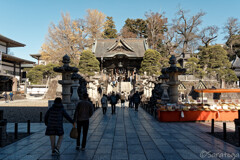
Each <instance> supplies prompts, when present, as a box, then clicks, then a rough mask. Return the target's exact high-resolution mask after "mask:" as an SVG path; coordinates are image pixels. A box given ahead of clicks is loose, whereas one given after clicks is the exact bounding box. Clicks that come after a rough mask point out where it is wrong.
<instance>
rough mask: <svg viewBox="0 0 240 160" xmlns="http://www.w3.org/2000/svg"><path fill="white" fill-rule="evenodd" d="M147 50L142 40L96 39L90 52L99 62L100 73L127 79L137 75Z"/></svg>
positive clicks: (144, 41) (145, 41) (145, 43)
mask: <svg viewBox="0 0 240 160" xmlns="http://www.w3.org/2000/svg"><path fill="white" fill-rule="evenodd" d="M147 49H148V44H147V40H146V39H144V38H126V39H124V38H121V37H120V38H117V39H97V40H96V41H95V42H94V44H93V47H92V52H93V53H94V54H95V56H96V58H97V59H98V61H99V62H100V68H101V71H103V72H106V73H108V74H111V75H116V74H118V75H122V77H125V78H127V77H129V76H130V75H133V74H134V73H138V71H139V69H140V66H141V61H142V60H143V56H144V53H145V51H146V50H147Z"/></svg>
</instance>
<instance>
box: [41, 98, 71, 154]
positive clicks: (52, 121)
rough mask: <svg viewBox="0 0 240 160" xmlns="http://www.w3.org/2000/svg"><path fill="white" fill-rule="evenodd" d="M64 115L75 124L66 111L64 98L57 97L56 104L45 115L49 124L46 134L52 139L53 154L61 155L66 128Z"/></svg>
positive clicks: (47, 124)
mask: <svg viewBox="0 0 240 160" xmlns="http://www.w3.org/2000/svg"><path fill="white" fill-rule="evenodd" d="M63 117H65V118H66V119H67V120H68V121H69V122H71V123H72V124H73V125H74V121H73V120H72V118H71V117H70V116H69V115H68V114H67V112H66V111H65V109H64V107H63V104H62V99H61V98H59V97H58V98H56V99H55V100H54V104H53V105H52V107H51V108H49V109H48V111H47V113H46V115H45V117H44V122H45V125H46V126H47V129H46V132H45V135H47V136H49V137H50V141H51V148H52V155H53V156H54V155H56V154H57V155H59V154H60V152H59V150H60V147H61V143H62V140H63V135H64V130H63ZM56 136H58V141H57V145H56V144H55V139H56Z"/></svg>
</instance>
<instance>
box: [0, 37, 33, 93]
mask: <svg viewBox="0 0 240 160" xmlns="http://www.w3.org/2000/svg"><path fill="white" fill-rule="evenodd" d="M24 46H25V44H22V43H19V42H16V41H14V40H12V39H9V38H7V37H4V36H3V35H0V92H1V91H14V92H16V91H17V88H18V84H19V82H21V80H22V64H34V63H35V62H32V61H28V60H25V59H22V58H18V57H15V56H13V55H10V54H9V53H8V52H9V48H12V47H24Z"/></svg>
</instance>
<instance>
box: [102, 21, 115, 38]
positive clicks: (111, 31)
mask: <svg viewBox="0 0 240 160" xmlns="http://www.w3.org/2000/svg"><path fill="white" fill-rule="evenodd" d="M103 38H117V30H116V29H115V24H114V21H113V18H112V17H107V20H106V22H105V25H104V31H103Z"/></svg>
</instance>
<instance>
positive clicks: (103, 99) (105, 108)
mask: <svg viewBox="0 0 240 160" xmlns="http://www.w3.org/2000/svg"><path fill="white" fill-rule="evenodd" d="M101 104H102V110H103V114H106V112H107V106H108V98H107V95H106V94H103V96H102V99H101Z"/></svg>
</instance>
